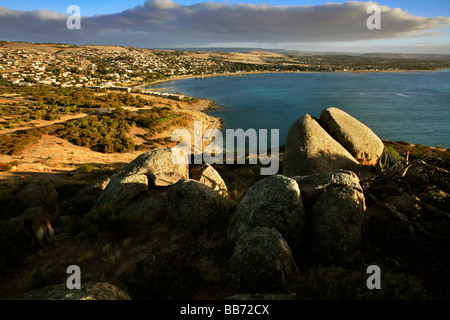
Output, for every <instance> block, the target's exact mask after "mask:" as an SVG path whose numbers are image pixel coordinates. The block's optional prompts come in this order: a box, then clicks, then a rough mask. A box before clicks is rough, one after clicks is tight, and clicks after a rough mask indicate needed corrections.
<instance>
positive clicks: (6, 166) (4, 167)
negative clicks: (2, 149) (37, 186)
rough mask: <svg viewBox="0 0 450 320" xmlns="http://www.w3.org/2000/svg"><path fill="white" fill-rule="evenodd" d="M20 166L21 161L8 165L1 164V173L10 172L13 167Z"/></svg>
mask: <svg viewBox="0 0 450 320" xmlns="http://www.w3.org/2000/svg"><path fill="white" fill-rule="evenodd" d="M17 165H19V161H12V162H8V163H0V171H9V170H11V169H12V167H14V166H17Z"/></svg>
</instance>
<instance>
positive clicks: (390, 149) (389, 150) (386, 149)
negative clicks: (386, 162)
mask: <svg viewBox="0 0 450 320" xmlns="http://www.w3.org/2000/svg"><path fill="white" fill-rule="evenodd" d="M384 153H385V154H389V155H391V156H393V157H394V158H395V159H397V160H404V158H403V157H402V156H400V154H399V153H398V151H397V150H395V149H394V148H393V147H391V146H384Z"/></svg>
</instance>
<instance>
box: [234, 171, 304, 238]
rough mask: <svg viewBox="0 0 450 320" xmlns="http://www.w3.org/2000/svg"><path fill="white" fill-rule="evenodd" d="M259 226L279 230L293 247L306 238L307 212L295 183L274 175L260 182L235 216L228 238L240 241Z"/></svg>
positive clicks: (239, 207) (241, 202)
mask: <svg viewBox="0 0 450 320" xmlns="http://www.w3.org/2000/svg"><path fill="white" fill-rule="evenodd" d="M255 227H268V228H275V229H277V230H278V231H279V232H280V233H281V234H282V236H283V238H284V239H286V241H287V242H288V243H289V245H290V246H291V247H296V246H298V245H299V244H300V242H301V241H302V239H303V236H304V229H305V210H304V208H303V202H302V199H301V194H300V189H299V188H298V185H297V183H296V182H295V180H293V179H291V178H288V177H285V176H282V175H274V176H270V177H267V178H264V179H262V180H260V181H258V182H256V183H255V184H254V185H253V186H251V187H250V188H249V189H248V190H247V192H246V193H245V195H244V197H243V198H242V200H241V201H240V202H239V204H238V206H237V208H236V210H235V212H234V213H233V216H232V217H231V220H230V223H229V226H228V230H227V237H228V239H229V240H231V241H237V240H239V238H240V237H242V236H243V235H244V234H245V233H247V232H248V231H250V230H252V229H253V228H255Z"/></svg>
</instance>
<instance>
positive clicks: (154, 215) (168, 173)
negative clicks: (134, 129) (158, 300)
mask: <svg viewBox="0 0 450 320" xmlns="http://www.w3.org/2000/svg"><path fill="white" fill-rule="evenodd" d="M382 152H383V143H382V142H381V140H380V139H379V138H378V137H377V136H376V135H375V134H374V133H373V132H372V131H371V130H370V129H369V128H368V127H366V126H365V125H363V124H362V123H360V122H359V121H358V120H356V119H354V118H353V117H351V116H350V115H348V114H346V113H345V112H343V111H341V110H339V109H336V108H330V109H326V110H324V111H323V112H322V114H321V117H320V120H316V119H314V118H313V117H311V116H309V115H305V116H303V117H301V118H300V119H298V120H297V121H296V122H295V123H294V124H293V125H292V127H291V129H290V130H289V133H288V137H287V142H286V149H285V156H284V159H283V173H282V174H277V175H273V176H269V177H262V179H260V180H259V181H258V182H256V183H255V184H254V185H252V186H251V187H250V188H249V189H248V190H247V191H246V193H245V194H244V196H243V197H242V199H240V201H239V202H236V201H234V200H232V199H230V198H229V196H228V190H227V186H226V184H225V182H224V180H223V179H222V177H221V176H220V174H219V173H218V172H217V171H216V170H215V169H214V167H213V166H211V165H209V164H204V165H191V166H190V165H188V164H174V163H173V162H172V161H171V149H170V148H166V149H157V150H152V151H148V152H145V153H143V154H141V155H140V156H138V157H137V158H136V159H135V160H133V161H132V162H131V163H129V164H128V165H127V166H125V167H124V168H123V169H122V170H121V171H120V172H118V173H117V174H115V175H114V176H112V177H110V178H109V179H108V180H107V181H106V182H105V183H103V184H102V187H101V189H102V190H101V192H100V194H99V196H98V198H97V200H96V202H95V204H94V205H93V209H96V208H99V207H102V206H105V205H112V206H120V207H124V208H125V209H124V210H128V212H130V213H132V214H134V215H137V216H141V217H142V216H146V218H147V219H158V218H159V217H161V216H163V215H164V214H167V218H168V221H170V222H171V223H172V224H173V225H174V226H176V227H179V228H180V229H182V230H184V231H185V232H188V233H192V234H198V233H199V232H202V231H204V229H205V228H208V227H209V226H211V225H214V224H217V223H224V222H226V223H227V228H226V238H227V239H228V241H229V242H230V244H232V245H233V246H234V252H233V254H232V256H231V257H230V259H229V265H228V267H229V270H230V271H231V272H232V273H235V274H237V275H238V277H239V279H240V288H241V291H242V292H247V293H258V292H259V293H260V292H268V293H271V292H274V293H275V292H277V291H280V290H282V289H283V288H284V287H286V286H287V285H288V283H289V280H290V279H291V277H293V276H295V275H296V274H297V273H298V267H297V265H296V262H295V261H294V258H293V253H292V252H294V251H295V252H298V251H299V250H305V252H308V253H309V254H311V255H312V256H313V257H314V258H315V259H317V260H319V261H323V262H342V261H346V260H348V259H351V258H352V257H354V256H355V255H356V254H357V253H358V249H359V246H360V243H361V236H362V234H361V232H362V224H363V218H364V211H365V210H366V206H365V199H364V194H363V190H362V187H361V185H360V180H359V178H358V176H357V175H356V174H355V173H354V172H353V171H352V170H355V168H358V167H359V166H361V165H373V164H375V163H376V162H377V160H378V158H379V157H380V156H381V153H382ZM160 187H163V188H160ZM155 190H162V191H161V192H155ZM23 192H25V191H23ZM18 197H20V196H19V195H18ZM13 201H16V200H13ZM17 201H19V200H17ZM39 206H41V207H43V206H44V204H41V205H39ZM48 210H53V208H48Z"/></svg>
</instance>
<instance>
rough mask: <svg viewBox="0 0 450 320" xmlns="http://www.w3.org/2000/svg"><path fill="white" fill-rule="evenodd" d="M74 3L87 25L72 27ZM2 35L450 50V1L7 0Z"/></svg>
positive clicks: (158, 43)
mask: <svg viewBox="0 0 450 320" xmlns="http://www.w3.org/2000/svg"><path fill="white" fill-rule="evenodd" d="M70 5H77V6H78V7H79V8H80V12H81V17H80V19H79V20H77V21H79V22H80V29H69V28H68V27H67V23H66V22H67V20H68V19H72V20H71V21H72V23H73V22H74V21H75V20H74V17H70V15H71V14H72V12H70V13H68V12H67V8H68V7H69V6H70ZM371 5H375V6H378V7H379V8H380V15H379V22H380V28H379V29H369V28H368V27H367V20H368V19H369V20H370V19H372V20H370V21H371V22H374V21H375V20H373V18H375V16H373V13H374V12H373V11H370V12H367V8H368V7H369V6H371ZM0 40H9V41H28V42H53V43H55V42H57V43H69V44H100V45H123V46H132V47H141V48H185V47H189V48H192V47H199V48H201V47H252V48H271V49H291V50H301V51H340V52H402V53H438V54H439V53H440V54H442V53H443V54H450V1H448V0H427V1H422V0H420V1H419V0H408V1H407V0H380V1H377V2H371V1H342V0H334V1H333V0H329V1H327V0H278V1H275V0H227V1H225V0H223V1H214V0H212V1H194V0H148V1H145V0H128V1H114V0H109V1H106V0H99V1H94V0H90V1H88V0H69V1H66V0H55V1H50V0H40V1H36V0H0Z"/></svg>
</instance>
